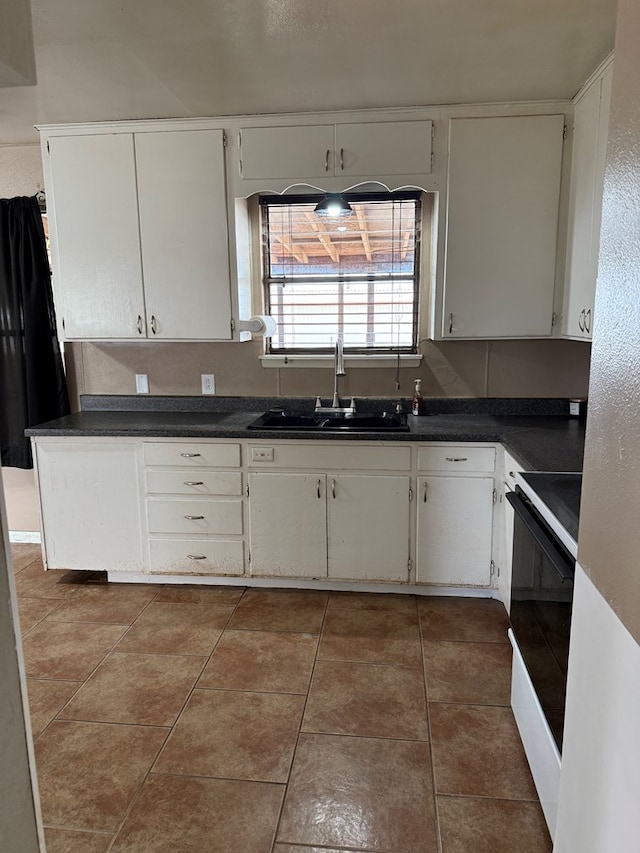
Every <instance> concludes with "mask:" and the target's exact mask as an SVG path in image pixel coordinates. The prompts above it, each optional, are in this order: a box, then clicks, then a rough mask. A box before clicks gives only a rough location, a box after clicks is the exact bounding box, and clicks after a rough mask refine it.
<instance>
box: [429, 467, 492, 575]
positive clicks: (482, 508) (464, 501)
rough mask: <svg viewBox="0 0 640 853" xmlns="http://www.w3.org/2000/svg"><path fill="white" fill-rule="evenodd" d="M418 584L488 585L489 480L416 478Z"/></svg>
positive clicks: (490, 518) (480, 478) (475, 478)
mask: <svg viewBox="0 0 640 853" xmlns="http://www.w3.org/2000/svg"><path fill="white" fill-rule="evenodd" d="M417 498H418V530H417V548H416V556H417V566H416V580H417V581H418V583H434V584H444V585H446V586H449V585H455V584H466V585H470V586H483V587H484V586H489V584H490V581H491V520H492V516H493V478H491V477H431V476H429V477H419V478H418V495H417Z"/></svg>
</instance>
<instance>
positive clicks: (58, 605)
mask: <svg viewBox="0 0 640 853" xmlns="http://www.w3.org/2000/svg"><path fill="white" fill-rule="evenodd" d="M25 599H29V601H47V599H46V598H33V597H29V596H27V595H25V596H20V597H19V598H18V603H20V602H21V601H24V600H25ZM50 600H55V599H50ZM66 600H67V599H65V598H61V599H59V603H58V604H57V605H56V606H55V607H54V608H53V610H50V611H49V612H48V613H45V615H44V616H41V617H40V619H38V621H37V622H34V624H33V625H32V626H31V627H30V628H29V629H28V630H26V631H24V633H22V641H24V639H25V638H26V637H28V636H29V634H30V633H31V631H33V629H34V628H37V627H38V625H41V624H42V623H43V622H44V620H45V619H47V618H48V617H49V616H51V615H52V614H53V613H55V612H56V610H59V608H60V607H62V605H63V604H64V603H65V601H66ZM18 618H20V617H19V615H18ZM51 621H52V622H53V621H54V620H53V619H52V620H51ZM21 627H22V626H21Z"/></svg>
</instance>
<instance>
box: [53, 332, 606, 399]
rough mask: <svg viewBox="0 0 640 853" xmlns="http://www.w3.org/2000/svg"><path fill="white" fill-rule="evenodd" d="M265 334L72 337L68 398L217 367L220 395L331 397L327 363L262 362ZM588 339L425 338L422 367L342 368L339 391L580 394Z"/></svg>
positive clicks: (184, 379)
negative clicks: (187, 338)
mask: <svg viewBox="0 0 640 853" xmlns="http://www.w3.org/2000/svg"><path fill="white" fill-rule="evenodd" d="M262 347H263V344H262V341H261V340H256V341H251V342H246V343H239V344H238V343H158V342H148V341H139V342H138V341H136V342H133V343H122V342H113V343H99V344H93V343H79V342H78V343H68V344H66V346H65V359H66V364H67V376H68V380H69V391H70V396H71V398H72V406H74V408H78V405H79V404H78V398H79V395H80V394H135V374H136V373H146V374H147V375H148V377H149V391H150V393H151V394H159V395H163V394H167V395H199V394H200V374H202V373H213V374H215V385H216V393H217V394H223V395H240V396H244V395H249V396H260V397H276V396H296V397H299V396H301V397H308V396H313V397H315V396H316V395H318V394H320V395H322V396H330V394H331V391H332V387H333V371H332V370H331V368H326V369H325V368H264V367H262V365H261V363H260V360H259V357H260V355H261V354H262ZM590 350H591V347H590V345H589V344H587V343H582V342H576V341H565V340H552V341H550V340H535V341H534V340H532V341H445V342H431V341H425V342H423V343H422V345H421V351H422V354H423V356H424V359H423V362H422V364H421V366H420V367H419V368H416V367H410V368H401V369H400V373H399V379H400V388H399V389H397V388H396V369H395V367H389V368H347V375H346V376H344V377H343V378H342V379H341V382H340V393H341V395H342V396H345V397H348V396H351V395H353V396H356V397H379V396H383V397H408V396H411V393H412V390H413V380H414V379H417V378H420V379H422V391H423V394H424V395H425V396H426V397H581V396H586V394H587V389H588V383H589V358H590Z"/></svg>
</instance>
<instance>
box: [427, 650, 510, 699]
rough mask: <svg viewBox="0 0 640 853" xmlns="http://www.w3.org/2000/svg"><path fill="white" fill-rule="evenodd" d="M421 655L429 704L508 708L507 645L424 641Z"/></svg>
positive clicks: (508, 662)
mask: <svg viewBox="0 0 640 853" xmlns="http://www.w3.org/2000/svg"><path fill="white" fill-rule="evenodd" d="M423 653H424V666H425V674H426V680H427V695H428V697H429V700H430V701H434V702H464V703H467V704H473V705H509V704H510V696H511V646H510V645H508V644H504V643H449V642H446V641H442V642H439V641H437V640H425V641H424V643H423Z"/></svg>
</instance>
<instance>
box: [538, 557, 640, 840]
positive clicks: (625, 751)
mask: <svg viewBox="0 0 640 853" xmlns="http://www.w3.org/2000/svg"><path fill="white" fill-rule="evenodd" d="M571 631H572V633H571V652H570V657H569V682H568V687H567V711H566V718H565V737H564V747H563V753H562V777H561V782H560V806H559V811H558V821H557V824H556V836H555V844H554V848H553V850H554V853H637V851H638V850H640V647H639V646H638V644H637V643H636V642H635V640H634V639H633V637H632V636H631V634H629V632H628V631H627V629H626V628H625V627H624V625H623V624H622V622H621V621H620V620H619V619H618V617H617V616H616V614H615V613H614V612H613V610H612V609H611V608H610V607H609V605H608V604H607V602H606V601H605V599H604V598H603V597H602V595H601V594H600V593H599V592H598V590H597V589H596V587H595V586H594V585H593V584H592V582H591V581H590V580H589V578H588V577H587V575H586V574H585V572H584V571H583V569H582V568H581V567H580V566H577V568H576V585H575V597H574V610H573V624H572V629H571Z"/></svg>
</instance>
